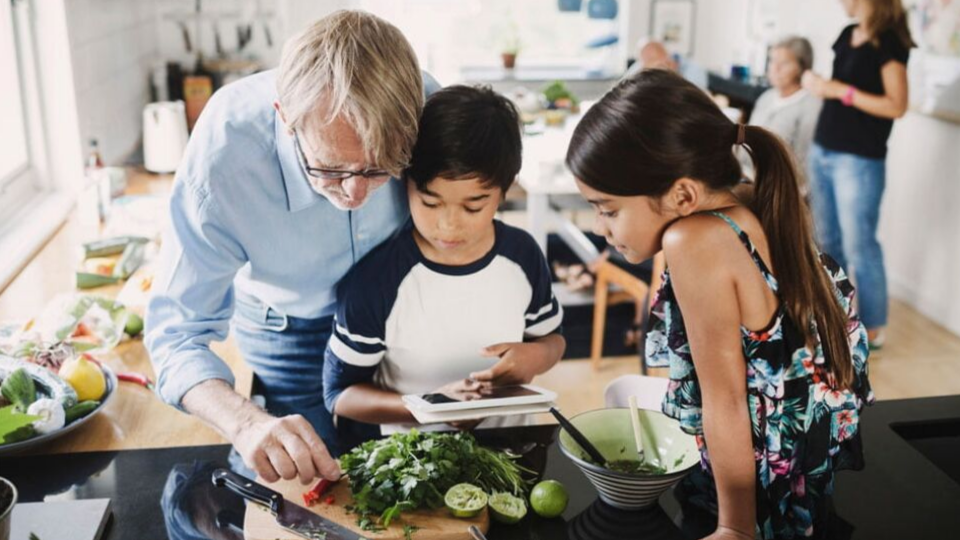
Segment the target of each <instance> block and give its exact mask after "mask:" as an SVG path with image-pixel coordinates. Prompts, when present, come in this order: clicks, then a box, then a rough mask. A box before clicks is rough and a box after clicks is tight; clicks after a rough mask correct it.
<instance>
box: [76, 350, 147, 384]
mask: <svg viewBox="0 0 960 540" xmlns="http://www.w3.org/2000/svg"><path fill="white" fill-rule="evenodd" d="M80 356H82V357H83V358H84V359H85V360H89V361H90V362H93V363H94V364H96V365H97V367H99V368H103V364H102V363H101V362H100V361H99V360H97V359H96V358H94V357H93V355H92V354H90V353H83V354H81V355H80ZM117 379H118V380H121V381H126V382H132V383H136V384H139V385H140V386H142V387H144V388H146V389H147V390H153V381H151V380H150V379H149V378H148V377H147V376H146V375H141V374H140V373H132V372H120V373H117Z"/></svg>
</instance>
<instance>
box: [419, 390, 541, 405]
mask: <svg viewBox="0 0 960 540" xmlns="http://www.w3.org/2000/svg"><path fill="white" fill-rule="evenodd" d="M539 395H541V394H540V393H539V392H536V391H534V390H531V389H529V388H525V387H523V386H499V387H496V388H494V389H493V391H492V392H491V393H490V394H487V395H484V396H481V397H480V398H479V399H480V400H488V399H504V398H514V397H524V396H539ZM420 397H421V398H423V400H424V401H426V402H427V403H433V404H435V405H436V404H439V403H459V402H460V401H461V400H459V399H456V398H454V397H450V396H448V395H447V394H424V395H422V396H420ZM472 401H476V400H472Z"/></svg>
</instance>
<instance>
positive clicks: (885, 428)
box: [0, 396, 960, 540]
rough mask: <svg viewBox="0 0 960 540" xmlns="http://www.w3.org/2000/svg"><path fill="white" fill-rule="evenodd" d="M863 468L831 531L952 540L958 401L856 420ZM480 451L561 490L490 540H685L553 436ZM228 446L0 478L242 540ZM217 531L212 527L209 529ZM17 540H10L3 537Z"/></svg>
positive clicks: (134, 532)
mask: <svg viewBox="0 0 960 540" xmlns="http://www.w3.org/2000/svg"><path fill="white" fill-rule="evenodd" d="M862 430H863V437H864V442H865V447H866V452H867V455H866V458H867V466H866V468H865V469H864V470H863V471H860V472H842V473H840V474H839V475H838V477H837V482H836V492H835V494H834V501H833V502H834V507H835V509H836V514H837V517H838V518H839V519H838V520H836V521H837V522H838V523H840V527H839V528H838V530H841V531H843V530H845V531H846V532H844V533H843V534H842V536H843V537H849V538H852V539H871V540H877V539H886V538H890V539H927V538H930V539H939V538H943V539H948V538H949V539H952V538H960V396H956V397H943V398H927V399H914V400H901V401H887V402H881V403H879V404H877V405H875V406H873V407H871V408H870V409H868V410H867V411H866V414H865V415H864V418H863V423H862ZM480 438H481V439H482V440H483V441H484V443H485V444H488V445H490V446H493V447H511V448H513V449H515V450H517V449H522V450H524V451H526V454H525V458H524V459H525V460H526V463H527V464H528V465H531V466H533V467H534V468H536V470H540V471H543V475H544V476H545V477H546V478H552V479H556V480H559V481H560V482H563V483H564V485H566V486H567V488H568V490H569V492H570V504H569V506H568V508H567V511H566V512H565V513H564V515H563V516H562V518H558V519H553V520H545V519H541V518H538V517H536V516H533V515H532V513H531V514H530V517H528V518H527V519H525V520H524V521H523V522H521V523H520V524H519V525H514V526H501V525H497V524H494V525H493V527H492V529H491V530H490V534H489V535H488V536H489V538H490V539H491V540H510V539H550V540H562V539H590V540H604V539H606V538H611V539H613V538H615V539H617V540H628V539H633V538H636V539H684V538H693V537H695V536H693V535H692V534H691V533H690V532H688V531H689V529H690V524H689V523H688V521H689V520H684V518H683V516H682V514H681V512H680V511H679V508H678V505H677V503H676V501H675V500H674V498H673V495H672V493H669V492H668V493H667V494H665V495H664V496H663V497H662V498H661V500H660V502H661V506H660V507H656V508H654V509H653V510H648V511H643V512H624V511H620V510H615V509H613V508H611V507H609V506H606V505H605V504H603V503H601V502H599V501H598V500H597V498H596V492H595V491H594V489H593V487H592V486H591V485H590V484H589V482H587V480H586V478H585V477H584V476H583V475H582V474H581V473H580V471H579V470H578V469H577V468H576V467H575V466H574V465H573V464H572V463H571V462H570V461H569V460H567V459H566V458H565V457H564V456H563V455H562V454H560V452H559V450H558V448H557V447H556V445H555V444H554V442H555V440H556V428H555V427H552V426H539V427H535V428H512V429H499V430H490V431H485V432H480ZM228 454H229V447H228V446H207V447H185V448H171V449H161V450H136V451H124V452H94V453H83V454H68V455H47V456H36V455H34V456H18V457H7V458H3V460H2V461H0V476H3V477H6V478H9V479H11V480H12V481H13V482H14V483H15V484H16V485H17V487H18V489H19V490H20V497H21V502H38V501H43V500H56V499H85V498H101V497H109V498H111V499H112V503H113V518H112V520H111V523H110V525H109V526H108V530H107V534H106V538H108V539H110V540H118V539H137V540H140V539H161V538H170V539H171V540H186V539H191V540H193V539H196V540H201V539H209V540H220V539H231V540H238V539H241V538H242V537H243V536H242V533H241V532H240V530H239V529H237V528H236V527H235V526H232V525H231V523H233V524H242V522H243V511H244V508H243V504H242V502H241V501H240V500H239V498H237V497H235V496H233V495H231V494H230V493H229V492H227V491H226V490H222V489H217V488H214V487H213V486H212V485H211V484H210V472H211V471H212V470H213V469H214V468H216V467H222V466H226V465H227V456H228ZM218 523H219V525H218ZM12 540H19V539H12Z"/></svg>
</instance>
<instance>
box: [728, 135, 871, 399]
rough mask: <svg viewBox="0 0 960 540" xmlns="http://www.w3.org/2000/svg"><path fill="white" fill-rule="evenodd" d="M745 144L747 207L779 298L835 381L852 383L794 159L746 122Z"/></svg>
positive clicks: (843, 317)
mask: <svg viewBox="0 0 960 540" xmlns="http://www.w3.org/2000/svg"><path fill="white" fill-rule="evenodd" d="M744 143H745V145H746V148H747V150H748V152H749V153H750V156H751V158H752V159H753V163H754V166H755V167H756V171H757V172H756V181H755V182H756V186H755V188H754V197H753V200H752V201H751V203H750V207H751V208H750V209H751V210H752V211H753V213H754V214H755V215H756V216H757V217H758V218H759V220H760V224H761V226H762V227H763V231H764V233H765V234H766V235H767V243H768V245H769V246H770V257H771V259H772V263H773V271H774V273H775V274H776V276H777V282H778V284H779V295H780V300H781V301H782V302H783V304H784V306H785V307H786V310H787V312H788V314H789V315H790V317H791V318H792V319H793V321H795V322H796V323H797V324H798V326H799V329H800V331H801V332H803V335H804V337H805V338H806V342H807V346H808V347H811V350H815V347H816V345H817V343H819V344H820V345H821V346H822V347H823V356H824V359H825V365H826V368H827V370H828V372H829V373H830V374H831V375H832V377H833V385H834V386H835V387H838V388H850V387H851V386H852V385H853V379H854V372H853V361H852V359H851V357H850V342H849V341H848V336H847V314H846V313H845V312H844V310H843V307H842V306H841V304H840V300H839V298H837V294H836V292H835V291H834V284H833V281H832V280H831V279H830V277H829V275H828V274H827V272H826V271H825V269H824V267H823V264H822V263H821V261H820V255H819V252H818V250H817V247H816V244H815V242H814V236H813V225H812V223H811V221H810V213H809V212H808V210H807V208H806V202H804V200H803V198H802V197H801V195H800V187H799V183H798V178H799V175H798V172H797V167H796V164H795V162H794V160H793V158H792V155H791V154H790V152H789V151H788V150H787V148H786V147H785V146H784V144H783V142H782V141H781V140H780V139H779V138H778V137H777V136H776V135H773V134H772V133H770V132H769V131H767V130H765V129H763V128H759V127H755V126H747V128H746V133H745V136H744ZM812 323H816V324H815V326H814V324H812Z"/></svg>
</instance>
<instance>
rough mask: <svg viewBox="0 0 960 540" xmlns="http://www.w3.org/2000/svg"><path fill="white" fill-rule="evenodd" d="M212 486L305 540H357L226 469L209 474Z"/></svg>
mask: <svg viewBox="0 0 960 540" xmlns="http://www.w3.org/2000/svg"><path fill="white" fill-rule="evenodd" d="M212 480H213V485H215V486H217V487H225V488H227V489H229V490H230V491H233V492H234V493H236V494H237V495H240V496H241V497H243V498H244V499H246V500H248V501H250V502H252V503H255V504H258V505H260V506H262V507H264V508H265V509H267V510H269V511H270V513H271V514H273V515H274V517H275V518H276V519H277V525H280V526H281V527H283V528H284V529H286V530H288V531H290V532H292V533H294V534H296V535H297V536H300V537H301V538H307V539H308V540H360V538H362V537H361V536H360V535H359V534H357V533H355V532H353V531H352V530H350V529H348V528H346V527H344V526H343V525H340V524H338V523H336V522H334V521H331V520H329V519H327V518H325V517H323V516H319V515H317V514H315V513H313V512H311V511H310V510H307V509H306V508H304V507H302V506H298V505H296V504H293V503H292V502H290V501H288V500H285V499H284V498H283V495H281V494H280V493H277V492H276V491H274V490H272V489H270V488H268V487H266V486H264V485H262V484H258V483H257V482H254V481H253V480H251V479H249V478H247V477H245V476H241V475H239V474H237V473H235V472H233V471H231V470H229V469H217V470H215V471H213V478H212Z"/></svg>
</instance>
